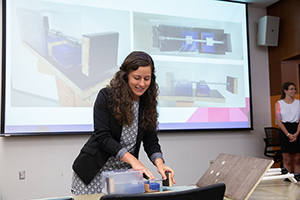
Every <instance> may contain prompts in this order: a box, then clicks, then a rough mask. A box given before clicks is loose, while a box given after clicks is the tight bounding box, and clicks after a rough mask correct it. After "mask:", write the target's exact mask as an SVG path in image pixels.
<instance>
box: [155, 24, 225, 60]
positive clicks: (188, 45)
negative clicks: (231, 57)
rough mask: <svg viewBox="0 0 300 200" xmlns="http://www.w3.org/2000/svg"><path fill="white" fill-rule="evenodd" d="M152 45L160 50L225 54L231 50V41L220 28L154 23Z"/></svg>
mask: <svg viewBox="0 0 300 200" xmlns="http://www.w3.org/2000/svg"><path fill="white" fill-rule="evenodd" d="M153 47H154V48H155V49H157V50H158V51H161V52H195V53H209V54H225V53H226V52H231V41H230V34H228V33H224V30H222V29H207V28H196V27H179V26H170V25H156V26H153Z"/></svg>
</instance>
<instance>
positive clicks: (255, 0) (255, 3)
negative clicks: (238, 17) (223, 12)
mask: <svg viewBox="0 0 300 200" xmlns="http://www.w3.org/2000/svg"><path fill="white" fill-rule="evenodd" d="M231 1H237V2H244V3H249V6H251V7H256V8H266V7H268V6H269V5H271V4H273V3H276V2H277V1H279V0H231ZM282 1H283V0H282Z"/></svg>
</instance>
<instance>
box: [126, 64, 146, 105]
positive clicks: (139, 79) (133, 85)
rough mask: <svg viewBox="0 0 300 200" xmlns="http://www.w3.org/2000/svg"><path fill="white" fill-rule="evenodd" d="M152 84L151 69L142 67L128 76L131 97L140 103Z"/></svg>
mask: <svg viewBox="0 0 300 200" xmlns="http://www.w3.org/2000/svg"><path fill="white" fill-rule="evenodd" d="M150 84H151V67H150V66H140V67H139V68H138V69H137V70H135V71H132V72H130V73H129V74H128V85H129V87H130V89H131V91H132V93H131V97H132V99H133V100H134V101H139V100H140V96H142V95H143V94H144V92H146V90H147V89H148V88H149V86H150Z"/></svg>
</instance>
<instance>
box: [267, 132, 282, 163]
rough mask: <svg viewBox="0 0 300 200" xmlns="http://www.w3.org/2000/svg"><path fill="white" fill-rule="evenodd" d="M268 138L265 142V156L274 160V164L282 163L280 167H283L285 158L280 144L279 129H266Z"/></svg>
mask: <svg viewBox="0 0 300 200" xmlns="http://www.w3.org/2000/svg"><path fill="white" fill-rule="evenodd" d="M264 129H265V134H266V137H265V138H264V141H265V143H266V146H265V151H264V155H265V156H267V157H270V158H273V160H274V163H280V167H283V163H282V160H283V157H282V152H281V148H280V144H279V129H278V128H276V127H265V128H264Z"/></svg>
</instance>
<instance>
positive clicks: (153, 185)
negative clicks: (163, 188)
mask: <svg viewBox="0 0 300 200" xmlns="http://www.w3.org/2000/svg"><path fill="white" fill-rule="evenodd" d="M145 184H147V185H149V191H159V190H160V185H159V183H156V182H153V183H152V182H150V183H149V182H148V181H146V182H145Z"/></svg>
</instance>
